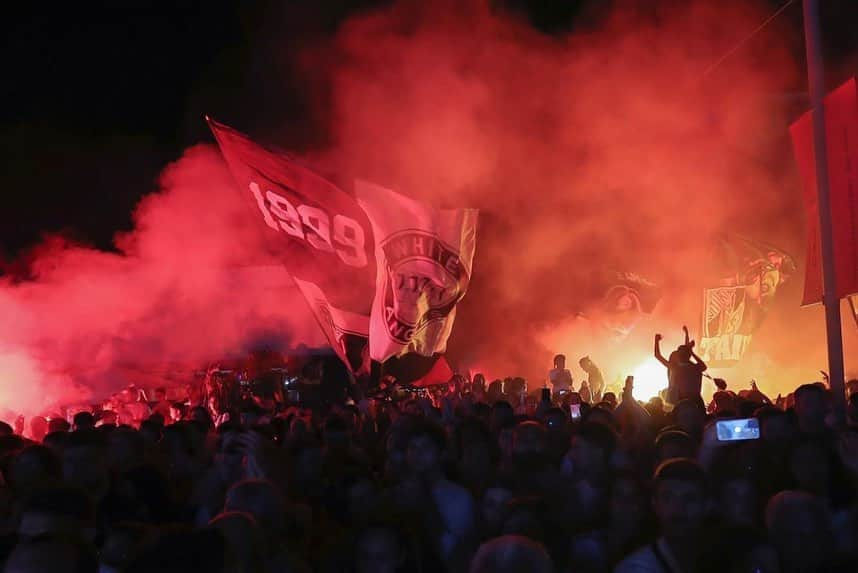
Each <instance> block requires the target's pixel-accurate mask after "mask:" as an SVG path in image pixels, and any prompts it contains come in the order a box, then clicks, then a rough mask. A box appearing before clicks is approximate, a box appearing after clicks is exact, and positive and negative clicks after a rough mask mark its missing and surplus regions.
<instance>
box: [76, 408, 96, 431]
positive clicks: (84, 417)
mask: <svg viewBox="0 0 858 573" xmlns="http://www.w3.org/2000/svg"><path fill="white" fill-rule="evenodd" d="M72 422H73V424H72V429H73V430H75V431H78V430H92V429H93V428H95V416H93V415H92V412H86V411H84V412H78V413H77V414H75V415H74V418H72Z"/></svg>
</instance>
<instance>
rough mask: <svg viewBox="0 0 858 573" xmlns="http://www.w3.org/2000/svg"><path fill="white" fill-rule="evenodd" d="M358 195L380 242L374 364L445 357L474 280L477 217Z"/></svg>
mask: <svg viewBox="0 0 858 573" xmlns="http://www.w3.org/2000/svg"><path fill="white" fill-rule="evenodd" d="M355 188H356V195H357V200H358V203H359V204H360V206H361V207H362V208H363V210H364V212H365V213H366V214H367V216H368V217H369V220H370V222H371V224H372V229H373V235H374V237H375V258H376V269H377V270H376V289H375V299H374V301H373V305H372V313H371V316H370V336H369V348H370V356H371V357H372V358H373V359H374V360H378V361H380V362H383V361H385V360H387V359H388V358H390V357H391V356H399V355H402V354H405V353H408V352H414V353H417V354H420V355H423V356H432V355H433V354H436V353H442V352H444V351H445V349H446V347H447V339H448V338H449V336H450V332H451V331H452V329H453V322H454V320H455V317H456V304H457V303H458V302H459V301H460V300H462V297H464V296H465V292H466V291H467V289H468V282H469V280H470V277H471V270H472V267H471V264H472V262H473V259H474V246H475V242H476V231H477V210H475V209H450V210H442V209H437V208H434V207H430V206H428V205H425V204H423V203H420V202H418V201H415V200H413V199H409V198H407V197H404V196H402V195H399V194H398V193H395V192H393V191H391V190H389V189H385V188H383V187H380V186H378V185H374V184H372V183H367V182H363V181H358V182H357V183H356V186H355Z"/></svg>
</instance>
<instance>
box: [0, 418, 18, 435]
mask: <svg viewBox="0 0 858 573" xmlns="http://www.w3.org/2000/svg"><path fill="white" fill-rule="evenodd" d="M13 435H15V430H14V429H13V428H12V426H10V425H9V424H7V423H6V422H0V438H2V437H6V436H13Z"/></svg>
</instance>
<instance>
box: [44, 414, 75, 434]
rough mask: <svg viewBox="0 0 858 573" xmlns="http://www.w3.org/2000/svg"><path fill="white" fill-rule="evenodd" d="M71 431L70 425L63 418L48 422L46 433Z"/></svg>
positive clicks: (52, 419)
mask: <svg viewBox="0 0 858 573" xmlns="http://www.w3.org/2000/svg"><path fill="white" fill-rule="evenodd" d="M69 430H71V424H69V423H68V420H66V419H65V418H59V417H57V418H51V420H50V422H48V433H50V432H68V431H69Z"/></svg>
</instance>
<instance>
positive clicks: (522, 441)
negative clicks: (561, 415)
mask: <svg viewBox="0 0 858 573" xmlns="http://www.w3.org/2000/svg"><path fill="white" fill-rule="evenodd" d="M547 448H548V443H547V436H546V432H545V428H544V427H543V426H542V425H541V424H539V423H537V422H532V421H528V422H521V423H520V424H518V425H517V426H516V427H515V428H514V429H513V432H512V444H511V454H512V461H513V462H514V463H515V464H516V465H518V466H519V467H520V468H521V469H525V470H527V469H532V470H538V469H541V467H542V465H543V464H544V462H545V456H546V453H547Z"/></svg>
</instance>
